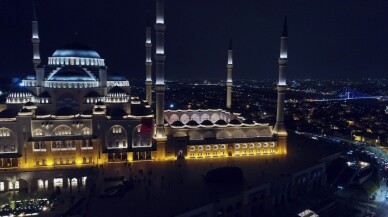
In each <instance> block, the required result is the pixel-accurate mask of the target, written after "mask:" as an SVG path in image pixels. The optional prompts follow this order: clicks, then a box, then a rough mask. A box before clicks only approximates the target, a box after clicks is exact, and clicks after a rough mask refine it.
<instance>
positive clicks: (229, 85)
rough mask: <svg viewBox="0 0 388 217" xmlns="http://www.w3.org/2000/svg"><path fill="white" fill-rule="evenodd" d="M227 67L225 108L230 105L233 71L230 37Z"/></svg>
mask: <svg viewBox="0 0 388 217" xmlns="http://www.w3.org/2000/svg"><path fill="white" fill-rule="evenodd" d="M226 68H227V73H228V75H227V78H226V108H228V109H230V108H231V107H232V85H233V80H232V73H233V50H232V39H231V40H230V43H229V50H228V64H227V65H226Z"/></svg>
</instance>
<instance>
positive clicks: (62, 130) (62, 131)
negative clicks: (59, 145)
mask: <svg viewBox="0 0 388 217" xmlns="http://www.w3.org/2000/svg"><path fill="white" fill-rule="evenodd" d="M54 135H56V136H67V135H72V130H71V128H70V127H69V126H65V125H62V126H58V127H57V128H55V129H54Z"/></svg>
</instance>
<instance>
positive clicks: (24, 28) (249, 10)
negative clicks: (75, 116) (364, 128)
mask: <svg viewBox="0 0 388 217" xmlns="http://www.w3.org/2000/svg"><path fill="white" fill-rule="evenodd" d="M36 7H37V14H38V20H39V35H40V40H41V43H40V49H41V57H42V60H43V63H45V64H46V63H47V57H48V56H51V55H52V54H53V53H54V51H55V49H56V48H59V47H61V46H63V45H65V44H67V43H70V42H73V41H74V40H75V39H76V38H77V40H78V41H79V42H81V43H84V44H86V45H88V46H90V47H92V48H94V49H95V50H96V51H97V52H98V53H99V54H100V55H101V56H102V58H104V59H105V60H106V63H107V65H108V67H109V68H108V70H109V71H110V72H113V73H118V74H122V75H125V76H126V77H127V78H129V79H131V78H138V79H143V78H144V77H145V67H144V61H145V48H144V42H145V25H146V17H147V16H146V14H147V10H149V14H150V15H151V20H152V22H154V17H155V2H154V1H149V0H147V1H145V0H130V1H129V0H128V1H122V0H82V1H81V0H66V1H50V0H37V6H36ZM387 9H388V1H386V0H340V1H339V0H320V1H311V0H297V1H290V0H270V1H268V0H166V6H165V11H166V12H165V22H166V35H165V36H166V37H165V38H166V42H165V46H166V48H165V50H166V55H167V59H166V67H165V78H166V79H167V80H169V79H188V78H191V79H213V80H215V79H217V80H225V78H226V63H227V61H226V60H227V49H228V44H229V39H230V38H233V48H234V74H233V77H234V79H263V80H264V79H265V80H266V79H269V80H275V79H277V75H278V65H277V58H278V54H279V45H280V39H279V37H280V34H281V30H282V23H283V18H284V16H285V15H287V17H288V29H289V31H288V32H289V52H288V57H289V64H288V68H287V77H288V78H289V79H296V78H302V79H304V78H311V79H329V80H337V79H346V78H349V79H360V78H388V72H387V68H388V40H387V39H388V12H387ZM31 17H32V1H27V0H1V1H0V31H1V35H0V37H1V40H0V74H1V76H5V75H10V74H13V75H20V76H25V75H27V74H31V73H32V70H33V69H32V67H33V65H32V60H31V58H32V45H31ZM75 32H77V36H76V34H75ZM153 37H154V32H153ZM153 43H154V41H153ZM154 45H155V44H154ZM153 74H154V73H153Z"/></svg>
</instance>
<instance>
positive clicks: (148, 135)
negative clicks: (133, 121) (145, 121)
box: [122, 124, 152, 148]
mask: <svg viewBox="0 0 388 217" xmlns="http://www.w3.org/2000/svg"><path fill="white" fill-rule="evenodd" d="M141 126H142V124H141V125H138V126H137V127H135V129H134V130H133V131H132V147H133V148H138V147H152V130H151V129H150V128H149V129H148V128H147V130H144V129H145V128H144V127H143V132H142V131H141V129H142V127H141ZM148 130H149V131H148ZM122 138H123V137H122ZM126 143H127V142H126V141H125V145H124V146H125V147H127V144H126ZM123 144H124V143H123Z"/></svg>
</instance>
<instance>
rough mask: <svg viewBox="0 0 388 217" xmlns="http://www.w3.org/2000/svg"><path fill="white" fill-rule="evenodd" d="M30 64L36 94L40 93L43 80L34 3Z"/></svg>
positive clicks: (33, 4) (33, 2) (33, 3)
mask: <svg viewBox="0 0 388 217" xmlns="http://www.w3.org/2000/svg"><path fill="white" fill-rule="evenodd" d="M31 25H32V38H31V42H32V63H33V64H34V70H35V77H36V86H37V89H36V93H37V94H38V95H39V94H40V93H41V87H43V82H44V81H43V80H44V68H42V67H40V63H41V60H40V54H39V42H40V40H39V32H38V19H37V16H36V8H35V1H32V22H31Z"/></svg>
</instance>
